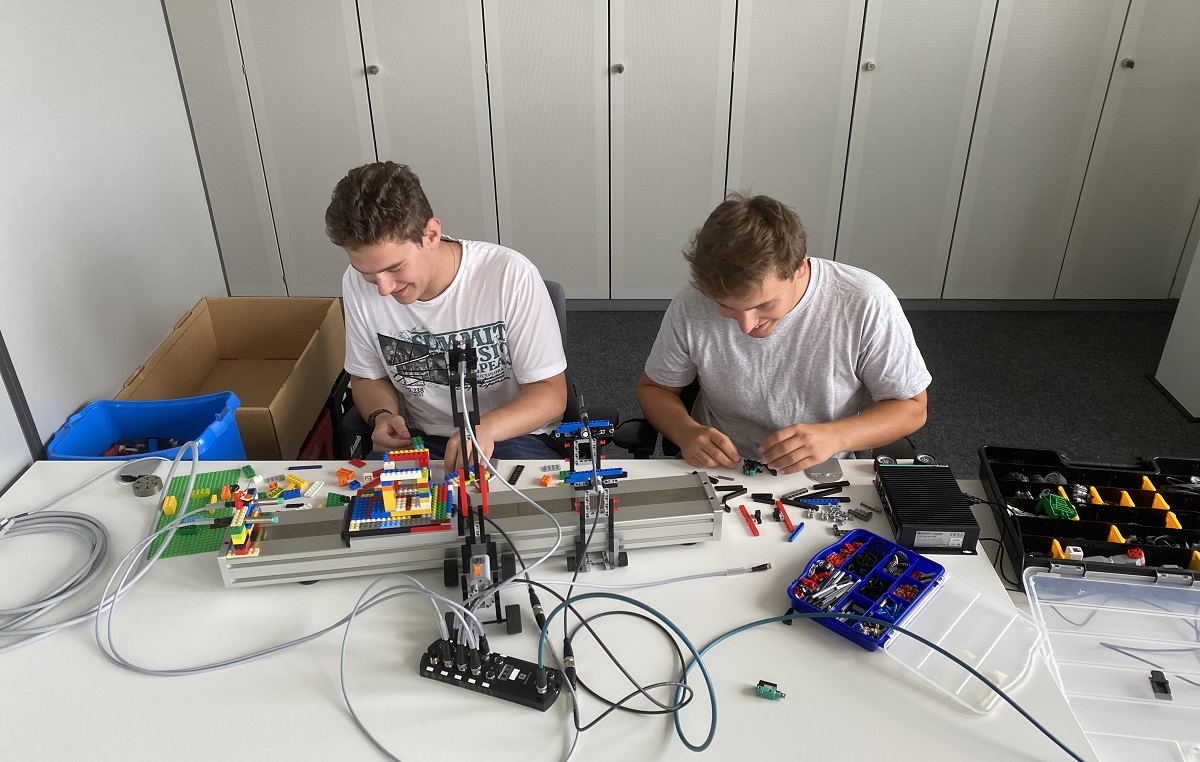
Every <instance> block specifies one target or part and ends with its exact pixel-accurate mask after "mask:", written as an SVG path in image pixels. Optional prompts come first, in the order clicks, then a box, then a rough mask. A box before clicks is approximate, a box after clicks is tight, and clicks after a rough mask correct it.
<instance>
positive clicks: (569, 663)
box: [563, 638, 578, 688]
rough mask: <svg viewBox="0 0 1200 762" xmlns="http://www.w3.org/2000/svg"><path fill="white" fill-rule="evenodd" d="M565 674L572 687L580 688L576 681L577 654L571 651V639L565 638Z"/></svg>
mask: <svg viewBox="0 0 1200 762" xmlns="http://www.w3.org/2000/svg"><path fill="white" fill-rule="evenodd" d="M563 672H564V673H565V674H566V676H567V680H569V681H570V682H571V687H572V688H576V687H578V684H577V683H576V681H575V652H574V651H573V650H572V649H571V639H570V638H563Z"/></svg>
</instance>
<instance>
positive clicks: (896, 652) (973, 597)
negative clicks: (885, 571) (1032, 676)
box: [884, 572, 1042, 714]
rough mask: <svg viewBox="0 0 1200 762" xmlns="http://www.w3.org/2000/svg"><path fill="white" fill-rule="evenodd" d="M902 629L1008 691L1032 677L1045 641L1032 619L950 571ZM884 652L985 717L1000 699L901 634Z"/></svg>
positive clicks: (906, 619) (950, 664) (909, 617)
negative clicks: (928, 642) (1030, 674)
mask: <svg viewBox="0 0 1200 762" xmlns="http://www.w3.org/2000/svg"><path fill="white" fill-rule="evenodd" d="M900 626H902V627H904V628H905V629H907V630H911V631H912V632H915V633H917V634H918V635H920V636H922V637H924V638H927V639H928V640H930V641H931V642H933V643H936V644H938V645H939V646H941V647H942V648H944V649H946V650H947V651H949V652H950V653H952V654H954V655H955V656H957V657H958V658H960V659H962V660H963V661H965V662H966V663H967V664H970V665H971V666H972V667H974V668H975V669H977V670H979V672H980V673H981V674H983V675H984V676H985V677H987V678H988V679H989V680H991V681H992V682H993V683H995V684H996V685H997V686H999V687H1000V688H1003V689H1004V690H1005V691H1006V692H1011V691H1012V689H1014V688H1016V687H1017V686H1019V685H1020V684H1021V683H1023V682H1024V681H1025V679H1026V678H1027V677H1028V676H1029V672H1030V667H1031V666H1032V665H1033V656H1034V654H1035V653H1036V651H1037V649H1038V647H1039V645H1040V643H1041V640H1042V630H1041V628H1040V627H1039V626H1038V624H1037V622H1036V621H1034V620H1033V618H1031V617H1030V616H1028V615H1026V614H1025V613H1023V612H1021V611H1018V610H1017V609H1015V608H1013V606H1012V604H1011V603H1009V602H1008V601H1004V600H998V599H997V598H995V597H993V596H991V595H989V594H988V593H985V592H984V591H982V590H980V589H979V588H978V587H976V586H975V585H973V584H971V583H970V582H968V581H967V580H965V579H960V578H958V577H955V576H954V575H953V574H951V573H950V572H947V573H946V576H945V578H944V579H943V580H942V583H941V584H940V585H938V589H937V590H936V591H934V592H933V594H931V595H928V596H926V600H924V601H922V602H920V603H919V605H918V606H916V607H915V608H914V609H913V611H912V612H911V613H910V614H909V615H908V616H907V617H905V618H904V619H903V620H902V621H901V622H900ZM884 650H885V651H886V652H887V654H888V656H890V657H892V658H893V659H895V660H896V661H898V662H900V663H901V664H903V665H904V666H905V667H908V668H909V669H910V670H912V671H913V672H915V673H917V675H919V676H920V677H921V679H923V680H925V681H926V682H928V683H929V684H931V685H933V686H934V687H936V688H937V689H938V690H940V691H942V692H943V693H945V694H947V695H949V696H950V697H951V698H953V699H954V700H955V701H957V702H958V703H960V704H962V705H963V706H965V707H967V708H968V709H971V710H972V711H975V712H978V713H980V714H986V713H988V712H990V711H991V710H992V709H994V708H995V707H996V705H997V704H998V703H1000V702H1001V701H1002V699H1001V698H1000V696H999V695H998V694H997V693H996V692H995V691H993V690H991V689H990V688H988V687H987V685H985V684H984V683H982V682H981V681H980V680H979V679H978V678H976V677H975V676H974V675H972V674H971V673H970V672H967V671H966V670H965V669H963V668H962V667H961V666H960V665H958V664H956V663H954V662H953V661H951V660H950V659H948V658H946V657H945V656H943V655H942V654H940V653H938V652H937V651H935V650H933V649H932V648H930V647H929V646H927V645H925V644H924V643H921V642H920V641H918V640H916V639H914V638H910V637H908V636H907V635H904V634H902V633H897V634H896V635H895V637H893V638H892V639H891V640H890V641H889V642H888V644H887V645H886V646H884Z"/></svg>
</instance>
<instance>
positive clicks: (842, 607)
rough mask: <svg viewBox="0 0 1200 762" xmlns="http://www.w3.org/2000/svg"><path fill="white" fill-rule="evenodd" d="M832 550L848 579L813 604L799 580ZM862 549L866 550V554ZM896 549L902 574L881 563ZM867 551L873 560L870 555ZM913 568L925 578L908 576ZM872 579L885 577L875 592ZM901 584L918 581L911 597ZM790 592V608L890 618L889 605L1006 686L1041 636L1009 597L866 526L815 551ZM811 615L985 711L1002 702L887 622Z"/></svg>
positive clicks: (905, 622)
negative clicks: (869, 626)
mask: <svg viewBox="0 0 1200 762" xmlns="http://www.w3.org/2000/svg"><path fill="white" fill-rule="evenodd" d="M856 545H857V547H855V546H856ZM846 546H850V547H849V549H847V547H846ZM873 548H874V549H875V550H874V551H873V550H872V549H873ZM831 554H844V556H843V557H842V558H840V559H837V558H835V559H834V560H835V561H839V560H840V563H838V564H837V568H839V569H846V570H847V574H848V576H849V577H850V578H851V579H852V582H853V584H852V585H850V586H849V587H847V588H846V590H845V591H844V592H842V593H838V594H836V595H835V596H834V597H835V598H836V600H833V601H823V600H822V601H821V602H819V603H817V604H816V605H814V604H813V602H812V595H811V593H808V592H805V593H804V594H803V597H801V595H799V594H798V593H797V589H796V586H797V585H800V586H801V587H802V588H804V589H805V590H807V589H808V588H807V586H805V584H804V583H803V582H802V580H804V579H806V578H810V579H811V576H810V575H812V574H814V572H816V573H820V572H819V571H817V570H819V569H821V568H822V563H823V562H824V563H829V561H828V559H829V556H830V555H831ZM863 554H866V556H867V557H866V558H865V559H864V558H863ZM896 554H901V555H902V556H903V557H904V559H903V561H904V563H906V564H907V565H908V566H907V568H906V569H905V571H904V572H902V573H900V574H895V575H893V574H888V573H887V571H886V569H887V567H888V566H889V564H891V563H892V559H893V558H894V557H895V555H896ZM872 557H878V560H876V561H873V562H872V561H871V558H872ZM856 559H857V561H856ZM914 573H915V574H917V575H920V576H921V577H925V579H924V580H921V579H919V578H918V577H914V576H913V575H914ZM930 575H932V576H930ZM831 576H832V572H831ZM873 578H875V579H879V580H880V584H884V583H886V587H885V588H884V590H883V592H882V593H880V594H879V595H878V596H876V595H875V593H876V592H878V585H877V586H876V587H874V588H873V587H872V585H871V580H872V579H873ZM907 584H912V585H913V586H914V587H915V588H916V594H915V595H914V596H913V599H912V600H911V601H908V600H906V597H907V596H906V595H901V596H899V597H898V596H897V592H898V591H899V590H900V588H901V586H903V585H907ZM788 596H789V597H790V598H791V600H792V608H794V609H795V610H796V611H798V612H802V613H808V612H813V611H832V612H841V611H846V612H849V613H862V614H864V615H866V616H871V617H875V618H880V619H885V620H888V621H892V620H891V619H890V618H889V615H888V610H889V609H891V608H898V612H897V614H896V617H895V620H894V621H895V623H896V624H898V625H901V626H902V627H904V628H905V629H906V630H909V631H911V632H913V633H916V634H917V635H920V636H921V637H923V638H926V639H927V640H929V641H930V642H933V643H936V644H937V645H939V646H941V647H942V648H944V649H946V650H947V651H948V652H950V653H952V654H954V655H955V656H957V657H958V658H960V659H962V660H963V661H965V662H967V663H968V664H970V665H971V666H972V667H974V668H975V669H977V670H979V672H980V673H981V674H983V675H985V676H986V677H988V679H990V680H991V681H992V682H994V683H996V684H997V685H998V686H1000V687H1001V688H1003V689H1005V690H1006V691H1010V690H1012V689H1014V688H1016V687H1017V686H1019V685H1020V684H1021V683H1022V682H1024V680H1025V679H1026V678H1027V677H1028V675H1029V672H1030V669H1031V667H1032V664H1033V655H1034V653H1035V652H1036V650H1037V648H1038V646H1039V644H1040V642H1041V639H1042V632H1041V629H1040V628H1039V627H1038V625H1037V623H1036V622H1034V620H1033V619H1032V618H1030V617H1029V616H1027V615H1025V614H1023V613H1021V612H1020V611H1018V610H1016V609H1015V608H1013V606H1012V604H1011V603H1010V602H1008V601H1006V600H1001V599H999V598H995V597H993V596H991V595H988V594H987V593H985V592H983V591H982V590H980V589H979V588H977V587H975V586H974V585H972V584H971V583H970V582H968V581H966V580H964V579H960V578H958V577H955V576H954V575H953V574H950V573H948V572H946V570H945V569H944V568H943V567H942V566H941V565H940V564H938V563H936V562H934V561H932V560H930V559H928V558H926V557H924V556H922V555H920V554H919V553H916V552H915V551H912V550H909V549H908V548H904V547H902V546H900V545H897V544H896V543H894V542H892V541H891V540H888V539H885V538H883V537H880V536H878V535H876V534H873V533H871V532H868V531H866V530H865V529H856V530H854V531H852V532H851V533H850V534H848V535H846V536H845V537H843V538H842V539H841V540H840V541H839V542H837V543H836V544H834V545H830V546H829V547H827V548H825V549H824V550H822V551H821V552H819V553H817V554H816V555H815V556H814V557H813V559H812V561H810V562H809V564H808V565H807V566H806V567H805V570H804V574H802V575H801V576H800V577H799V578H797V579H796V581H795V582H793V583H792V585H791V586H790V587H789V588H788ZM889 601H891V602H892V603H889ZM896 604H903V605H899V606H897V605H896ZM881 608H882V609H883V611H882V612H881ZM881 613H882V614H883V615H882V616H881ZM816 621H818V622H820V623H821V624H823V625H824V626H825V627H827V628H829V629H830V630H833V631H834V632H836V633H838V634H839V635H842V636H843V637H845V638H847V639H849V640H851V641H853V642H855V643H857V644H858V645H860V646H862V647H863V648H866V649H868V650H870V651H875V650H877V649H882V650H883V651H884V653H886V654H887V655H888V656H889V657H891V658H893V659H895V660H896V661H897V662H899V663H900V664H902V665H904V666H905V667H906V668H908V669H909V670H911V671H913V672H915V673H916V674H917V675H918V676H919V677H920V678H921V679H922V680H924V681H926V682H927V683H929V684H930V685H932V686H934V687H935V688H937V689H938V690H939V691H941V692H942V693H945V694H946V695H948V696H950V697H951V698H953V699H954V700H955V701H957V702H958V703H960V704H962V705H963V706H965V707H967V708H968V709H971V710H972V711H975V712H978V713H980V714H985V713H987V712H989V711H991V710H992V709H994V708H995V707H996V705H997V704H998V703H999V702H1000V697H999V696H998V695H997V694H996V693H995V692H994V691H992V690H991V689H990V688H988V687H987V686H986V685H984V684H983V683H982V682H980V681H979V680H978V679H977V678H976V677H974V676H973V675H972V674H971V673H969V672H967V671H966V670H964V669H963V668H962V667H961V666H959V665H958V664H956V663H955V662H953V661H951V660H950V659H948V658H946V657H945V656H943V655H942V654H940V653H939V652H937V651H935V650H934V649H932V648H930V647H929V646H927V645H925V644H924V643H922V642H920V641H918V640H916V639H914V638H910V637H908V636H906V635H904V634H902V633H899V632H897V631H895V630H892V629H890V628H886V629H884V631H882V632H873V631H870V630H864V628H863V627H861V626H860V625H861V624H862V623H860V622H856V621H843V620H841V619H838V618H836V617H829V618H824V619H818V620H816Z"/></svg>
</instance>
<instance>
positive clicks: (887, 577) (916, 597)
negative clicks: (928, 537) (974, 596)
mask: <svg viewBox="0 0 1200 762" xmlns="http://www.w3.org/2000/svg"><path fill="white" fill-rule="evenodd" d="M945 574H946V569H945V567H943V566H942V565H941V564H939V563H935V562H934V561H931V560H930V559H928V558H926V557H925V556H922V555H921V554H919V553H916V552H914V551H912V550H910V549H908V548H905V547H902V546H900V545H897V544H896V543H895V542H893V541H891V540H888V539H885V538H883V537H880V536H879V535H877V534H874V533H872V532H868V531H867V530H865V529H855V530H853V531H851V532H850V533H849V534H847V535H845V536H843V537H842V538H841V539H840V540H838V542H836V543H834V544H833V545H830V546H829V547H827V548H825V549H824V550H822V551H821V552H819V553H817V554H816V555H815V556H813V558H812V560H811V561H809V562H808V565H807V566H806V567H805V568H804V573H803V574H801V575H800V576H799V577H797V578H796V580H795V581H794V582H792V584H791V585H790V586H789V587H788V597H789V598H791V599H792V608H793V609H795V610H796V611H797V612H800V613H810V612H817V611H835V612H843V611H844V612H846V613H850V614H861V615H863V616H870V617H873V618H876V619H882V620H885V621H888V622H895V623H896V624H901V623H903V621H904V619H905V617H907V616H908V615H909V614H910V613H911V612H912V611H913V610H914V609H915V608H916V606H917V605H918V604H919V603H920V602H921V601H923V600H925V599H926V598H927V597H928V596H929V595H930V594H931V593H932V592H933V590H934V589H935V588H936V587H937V586H938V585H939V584H940V583H941V581H942V579H943V577H944V576H945ZM816 621H817V622H819V623H820V624H822V625H824V626H826V627H828V628H829V629H831V630H833V631H834V632H836V633H838V634H839V635H841V636H842V637H844V638H848V639H850V640H852V641H854V642H855V643H857V644H858V645H860V646H862V647H863V648H865V649H867V650H868V651H874V650H875V649H877V648H879V647H880V646H882V645H884V644H885V643H887V642H888V641H889V640H890V639H891V638H892V636H893V635H895V634H896V632H895V631H894V630H892V629H891V628H890V627H882V626H880V625H872V624H869V623H867V622H861V621H858V620H853V619H851V620H842V619H838V618H836V617H827V618H823V619H817V620H816Z"/></svg>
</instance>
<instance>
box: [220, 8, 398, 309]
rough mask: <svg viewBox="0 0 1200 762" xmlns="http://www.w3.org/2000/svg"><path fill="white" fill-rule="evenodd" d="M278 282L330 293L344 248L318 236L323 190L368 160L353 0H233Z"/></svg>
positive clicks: (305, 291) (337, 289) (370, 149)
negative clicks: (280, 263)
mask: <svg viewBox="0 0 1200 762" xmlns="http://www.w3.org/2000/svg"><path fill="white" fill-rule="evenodd" d="M233 9H234V15H235V18H236V20H237V32H238V37H239V38H240V40H241V43H242V58H243V61H244V62H245V66H246V80H247V82H248V83H249V86H250V101H251V104H252V106H253V109H254V124H255V128H256V130H257V133H258V144H259V147H260V148H261V150H262V162H263V169H264V170H265V172H266V176H267V192H268V195H269V198H270V204H271V213H272V215H273V217H274V221H275V232H276V235H277V236H278V240H279V256H280V259H281V260H282V261H283V272H284V279H285V280H286V282H287V291H288V294H289V295H291V296H340V295H341V292H342V288H341V285H342V273H343V272H344V271H345V269H346V265H347V264H348V262H347V260H346V254H345V252H343V251H342V250H341V249H339V248H338V247H336V246H334V245H333V244H332V243H330V242H329V239H328V238H327V237H326V236H325V208H326V207H327V206H329V195H330V193H332V192H333V186H335V185H336V184H337V181H338V180H340V179H341V178H342V177H343V176H345V174H346V172H347V171H349V170H350V169H352V168H353V167H356V166H359V165H361V164H365V163H367V162H371V161H374V160H375V146H374V141H373V139H372V136H371V115H370V113H369V112H368V109H367V88H366V84H365V78H364V76H363V60H362V43H361V41H360V38H359V30H358V14H357V9H356V8H355V5H354V2H353V0H341V2H323V1H322V0H296V1H294V2H288V3H279V2H269V1H268V0H233Z"/></svg>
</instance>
